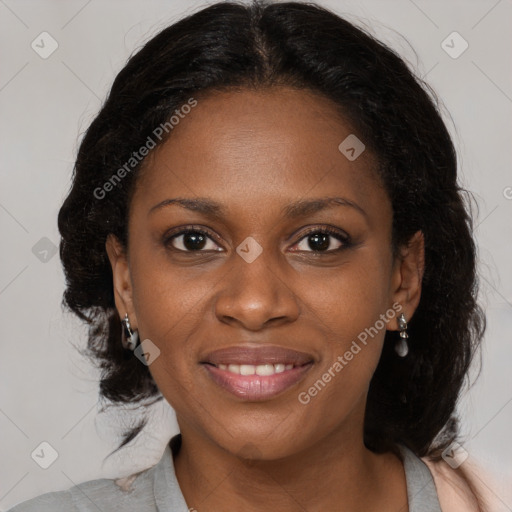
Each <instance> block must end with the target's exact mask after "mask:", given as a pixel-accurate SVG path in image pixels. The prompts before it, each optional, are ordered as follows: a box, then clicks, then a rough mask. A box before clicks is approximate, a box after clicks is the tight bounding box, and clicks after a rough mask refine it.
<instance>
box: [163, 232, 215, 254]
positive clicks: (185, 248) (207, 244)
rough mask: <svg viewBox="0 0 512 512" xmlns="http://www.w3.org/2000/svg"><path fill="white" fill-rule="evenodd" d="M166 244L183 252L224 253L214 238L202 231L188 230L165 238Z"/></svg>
mask: <svg viewBox="0 0 512 512" xmlns="http://www.w3.org/2000/svg"><path fill="white" fill-rule="evenodd" d="M164 244H165V245H166V246H171V247H172V248H173V249H176V250H177V251H182V252H206V251H222V249H221V248H219V246H218V245H217V244H216V243H215V242H214V241H213V238H212V236H210V234H209V233H208V232H206V231H204V230H202V229H196V228H187V229H183V230H181V231H179V232H178V233H174V234H173V235H171V236H169V235H167V236H165V238H164Z"/></svg>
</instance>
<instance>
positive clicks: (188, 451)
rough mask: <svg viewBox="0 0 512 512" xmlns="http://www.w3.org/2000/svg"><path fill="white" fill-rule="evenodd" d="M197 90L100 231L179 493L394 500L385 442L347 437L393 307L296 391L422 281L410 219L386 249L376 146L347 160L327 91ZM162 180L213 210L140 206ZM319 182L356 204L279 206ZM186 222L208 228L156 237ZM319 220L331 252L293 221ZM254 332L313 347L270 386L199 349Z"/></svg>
mask: <svg viewBox="0 0 512 512" xmlns="http://www.w3.org/2000/svg"><path fill="white" fill-rule="evenodd" d="M196 98H197V99H198V105H197V107H195V108H194V109H193V110H192V112H191V113H190V114H188V115H187V116H186V118H185V119H183V120H181V121H180V124H179V125H178V126H177V127H175V129H174V131H173V132H172V136H171V137H170V138H169V139H168V140H167V141H166V142H165V143H164V144H162V145H161V146H160V147H158V148H157V149H155V150H154V151H153V152H152V153H151V154H150V155H149V156H148V158H147V159H146V161H145V165H144V170H143V173H142V176H141V177H140V179H139V181H138V182H137V186H136V190H135V193H134V196H133V199H132V203H131V205H130V213H129V244H128V249H127V250H125V249H124V248H123V247H122V246H121V245H120V244H119V242H118V241H117V240H116V239H115V237H113V236H110V237H109V238H108V240H107V252H108V255H109V258H110V262H111V264H112V270H113V276H114V287H115V299H116V307H117V309H118V311H119V314H120V316H121V317H124V315H125V313H128V315H129V318H130V322H131V324H132V327H133V328H134V329H138V330H139V335H140V339H141V340H145V339H150V340H151V341H152V342H153V343H154V344H155V345H156V346H157V347H158V348H159V349H160V351H161V353H160V355H159V357H157V358H156V359H155V360H154V362H153V363H152V364H151V365H150V366H149V369H150V371H151V374H152V376H153V377H154V379H155V382H156V383H157V385H158V387H159V389H160V391H161V392H162V394H163V395H164V397H165V398H166V399H167V401H168V402H169V403H170V404H171V405H172V407H173V408H174V410H175V411H176V415H177V420H178V424H179V426H180V430H181V433H182V439H183V444H182V449H181V451H180V452H179V454H178V455H177V456H176V457H175V459H174V464H175V468H176V474H177V478H178V481H179V484H180V487H181V489H182V492H183V494H184V496H185V499H186V501H187V504H188V506H189V507H194V508H196V509H197V510H198V511H201V510H211V511H216V512H222V511H228V510H229V511H232V510H245V511H249V512H250V511H256V510H258V511H261V510H273V511H295V510H297V511H304V510H307V511H308V512H313V511H320V510H322V511H324V510H340V511H341V510H343V511H352V512H359V511H366V512H367V511H369V510H379V511H380V512H385V511H394V512H396V510H402V511H406V510H407V490H406V481H405V473H404V470H403V466H402V464H401V462H400V460H399V459H398V458H397V457H396V456H395V455H393V454H390V453H387V454H381V455H377V454H374V453H373V452H371V451H370V450H368V449H367V448H366V447H365V446H364V443H363V419H364V410H365V404H366V397H367V393H368V387H369V384H370V380H371V377H372V375H373V372H374V370H375V368H376V366H377V364H378V361H379V357H380V354H381V350H382V345H383V341H384V335H385V330H386V329H389V330H397V329H398V325H397V321H396V317H394V318H391V319H390V320H389V322H388V323H387V325H386V326H385V327H384V328H383V329H382V330H380V331H379V333H378V335H376V336H375V337H374V338H373V339H371V340H370V341H369V342H368V344H367V345H366V346H364V348H363V349H362V350H361V351H360V352H359V353H358V354H357V355H356V356H354V358H353V359H352V360H351V361H350V362H349V363H348V364H347V365H346V366H345V367H344V368H343V370H342V371H341V372H339V373H338V374H337V375H336V377H335V378H333V379H332V380H331V382H330V383H329V384H328V385H327V386H326V387H325V388H324V389H323V390H322V391H321V392H319V393H318V394H317V396H315V397H314V398H312V399H311V401H310V403H308V404H307V405H304V404H301V403H300V402H299V401H298V398H297V397H298V394H299V393H300V392H302V391H307V390H308V388H310V387H311V386H312V385H313V384H314V383H315V382H316V381H317V380H318V379H320V378H321V377H322V375H323V374H324V373H325V372H327V371H328V369H329V368H330V367H332V365H333V363H334V361H336V358H337V357H338V356H340V355H343V354H344V353H345V352H346V351H347V350H348V349H349V348H350V346H351V343H352V341H353V340H355V339H357V336H358V334H359V333H361V332H362V331H364V330H365V328H368V327H370V326H373V325H374V324H375V322H376V320H378V319H379V315H381V314H383V313H385V312H386V311H388V310H390V309H392V305H393V303H395V302H398V303H399V304H400V305H401V307H402V311H403V313H404V314H405V317H406V318H407V319H408V320H410V318H411V317H412V315H413V314H414V311H415V309H416V307H417V305H418V303H419V299H420V294H421V278H422V275H423V268H424V242H423V236H422V233H421V232H418V233H416V234H415V236H414V237H413V238H412V239H411V242H410V244H409V245H408V247H404V248H402V249H401V252H400V255H399V257H397V258H396V259H393V257H392V252H391V223H392V208H391V204H390V201H389V198H388V196H387V194H386V191H385V190H384V188H383V187H382V186H381V183H380V182H379V180H378V178H377V176H376V174H375V173H374V169H375V167H376V160H375V158H374V156H373V155H372V154H371V152H370V150H369V149H367V150H366V151H364V152H363V153H362V154H361V156H359V157H358V158H357V159H356V160H354V161H349V160H348V159H347V158H345V156H344V155H342V154H341V153H340V151H339V150H338V145H339V144H340V142H341V141H343V140H344V139H345V138H346V137H347V136H348V135H349V134H351V133H354V130H353V128H351V126H350V125H349V123H348V122H347V121H346V120H345V119H343V118H341V117H340V115H339V114H338V113H337V111H336V109H335V107H334V105H333V104H332V103H331V102H330V100H328V99H326V98H323V97H321V96H319V95H316V94H314V93H313V92H309V91H304V90H302V91H300V90H293V89H289V88H286V87H274V88H270V89H263V90H241V91H227V92H226V91H224V92H216V93H209V94H206V95H203V96H201V97H197V96H196ZM178 197H180V198H191V199H197V198H205V197H208V198H210V199H211V200H213V201H216V202H218V203H220V205H221V206H222V208H223V209H224V210H225V211H223V212H222V215H220V214H219V215H218V216H212V215H210V214H205V213H200V212H197V211H192V210H188V209H186V208H183V207H181V206H179V205H176V204H172V205H167V206H162V207H159V208H156V209H153V208H154V207H155V205H158V204H159V203H161V202H162V201H165V200H167V199H170V198H178ZM325 197H342V198H345V199H347V200H349V201H351V202H353V203H355V204H357V205H358V206H359V207H360V209H362V210H363V211H364V213H362V212H361V211H360V210H359V209H358V208H356V207H351V206H347V205H344V206H340V205H337V206H331V207H328V208H324V209H322V210H320V211H317V212H310V213H305V214H303V215H301V216H299V217H293V218H286V217H284V216H283V215H282V213H281V209H282V208H283V207H285V206H287V205H289V204H290V203H292V202H295V201H297V200H299V199H300V200H310V199H316V198H325ZM152 209H153V210H152ZM190 225H194V226H196V227H201V228H202V229H206V230H207V231H209V232H210V233H211V234H212V235H213V236H212V238H211V240H210V239H208V238H207V239H206V240H207V241H206V243H205V245H204V247H203V248H202V249H201V250H202V252H199V251H197V250H196V251H189V252H184V251H186V246H184V245H183V242H184V237H183V236H179V235H178V236H177V237H176V238H174V239H171V240H169V237H167V239H166V240H167V245H166V242H165V235H166V233H167V234H169V230H171V229H172V230H173V232H172V233H174V232H179V231H180V228H183V227H186V226H190ZM326 226H331V227H333V228H334V229H337V230H338V231H339V232H340V234H341V235H343V233H347V234H348V235H349V236H350V238H351V240H352V242H353V245H344V242H342V241H339V240H337V239H336V238H335V237H330V238H329V239H328V240H330V243H329V245H328V250H330V251H331V252H325V251H324V252H322V251H318V250H317V251H315V250H314V249H315V248H317V247H318V246H315V245H314V243H313V245H311V244H310V243H309V242H308V236H307V235H306V234H305V230H306V229H307V228H310V227H314V228H318V230H320V231H321V230H322V228H325V227H326ZM172 233H171V234H172ZM248 236H251V237H253V238H254V239H255V240H256V241H257V242H258V243H259V244H260V245H261V247H262V249H263V252H262V254H261V255H260V256H259V257H258V258H257V259H256V260H255V261H253V262H252V263H248V262H246V261H245V260H244V259H243V258H241V257H240V256H239V255H238V253H237V252H236V248H237V247H238V246H239V245H240V244H241V243H242V241H244V240H245V239H246V237H248ZM188 247H190V246H188ZM339 247H342V249H343V250H341V251H337V252H334V249H337V248H339ZM180 249H181V250H182V251H181V252H180ZM215 249H220V251H216V250H215ZM331 249H332V250H331ZM261 344H275V345H281V346H284V347H289V348H293V349H296V350H299V351H302V352H306V353H308V354H311V355H312V356H313V358H314V365H313V367H312V368H311V369H310V370H309V371H308V372H307V373H306V375H305V376H304V378H303V380H302V381H301V382H299V383H298V384H297V385H295V386H293V387H292V388H290V389H288V390H286V391H285V392H283V393H281V394H280V395H278V396H276V397H274V398H272V399H269V400H266V401H263V402H247V401H243V400H240V399H238V398H237V397H235V396H233V395H231V394H229V393H227V392H226V391H224V390H223V389H221V388H220V387H219V386H217V385H216V384H214V383H213V382H212V380H211V379H210V377H209V375H208V374H207V372H206V371H205V369H204V367H203V366H202V365H200V364H199V361H201V360H202V358H204V356H205V355H206V354H207V353H208V352H210V351H211V350H214V349H218V348H225V347H229V346H233V345H246V346H259V345H261Z"/></svg>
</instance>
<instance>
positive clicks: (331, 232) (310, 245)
mask: <svg viewBox="0 0 512 512" xmlns="http://www.w3.org/2000/svg"><path fill="white" fill-rule="evenodd" d="M350 245H351V242H350V237H349V236H348V235H346V234H344V233H343V232H341V231H338V230H336V229H333V228H327V227H324V228H312V229H310V230H308V231H307V232H306V233H305V236H303V237H302V238H301V240H300V241H299V242H298V243H297V244H296V246H297V249H293V250H294V251H305V252H315V253H322V252H323V253H326V252H329V253H332V252H337V251H341V250H343V249H345V248H347V247H349V246H350Z"/></svg>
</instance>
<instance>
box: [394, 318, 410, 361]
mask: <svg viewBox="0 0 512 512" xmlns="http://www.w3.org/2000/svg"><path fill="white" fill-rule="evenodd" d="M398 326H399V327H400V339H399V340H398V341H397V342H396V345H395V352H396V353H397V354H398V356H399V357H405V356H406V355H407V354H408V353H409V345H408V344H407V338H408V337H409V336H408V334H407V321H406V320H405V316H404V314H403V313H400V315H398Z"/></svg>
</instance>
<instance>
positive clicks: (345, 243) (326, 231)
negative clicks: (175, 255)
mask: <svg viewBox="0 0 512 512" xmlns="http://www.w3.org/2000/svg"><path fill="white" fill-rule="evenodd" d="M189 233H195V234H200V235H203V236H205V237H207V238H209V239H210V240H212V241H213V242H215V243H216V244H217V245H218V242H217V241H216V240H215V236H213V235H212V233H210V232H209V231H206V230H205V229H202V228H195V227H193V226H191V227H187V228H185V229H182V230H181V231H178V232H176V233H172V234H171V235H166V236H164V240H163V242H164V245H165V246H166V247H169V246H170V249H172V250H174V251H176V252H181V253H189V254H190V253H201V252H207V251H204V250H197V251H184V250H183V249H176V248H175V247H172V245H171V242H172V240H173V239H175V238H178V237H179V236H181V235H187V234H189ZM312 234H323V235H330V236H332V237H333V238H335V239H336V240H338V241H339V242H341V243H342V245H341V246H340V247H338V248H337V249H331V250H327V251H313V250H312V251H295V252H299V253H300V252H309V253H313V254H317V255H323V254H334V253H338V252H341V251H342V250H344V249H347V248H348V247H350V246H351V245H352V241H351V239H350V237H349V236H348V235H345V234H343V233H340V232H339V231H338V230H336V229H334V228H331V227H329V226H326V227H322V228H319V227H313V228H309V229H307V230H306V231H305V232H304V233H302V236H301V237H300V238H299V240H298V241H297V242H295V244H294V245H297V244H298V243H299V242H301V241H302V240H303V239H304V238H307V237H308V236H309V235H312Z"/></svg>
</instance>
